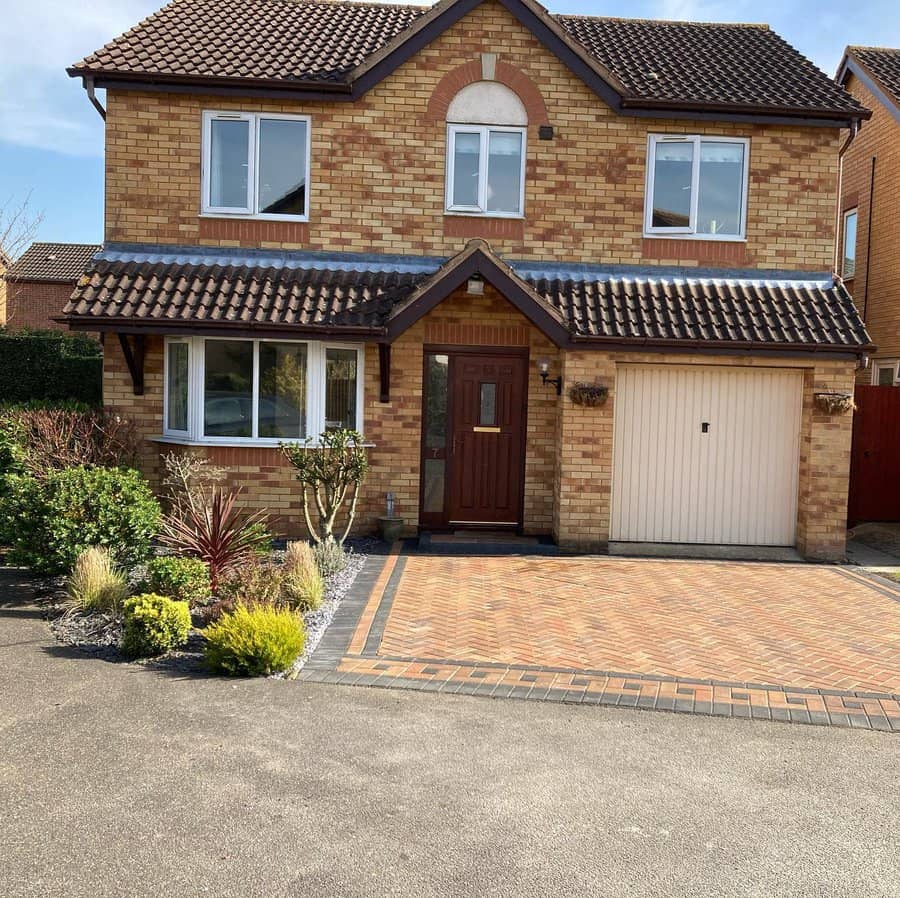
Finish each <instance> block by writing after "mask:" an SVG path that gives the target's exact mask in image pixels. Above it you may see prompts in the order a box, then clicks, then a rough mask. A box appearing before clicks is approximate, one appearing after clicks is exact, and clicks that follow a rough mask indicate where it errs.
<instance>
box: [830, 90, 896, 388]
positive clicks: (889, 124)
mask: <svg viewBox="0 0 900 898" xmlns="http://www.w3.org/2000/svg"><path fill="white" fill-rule="evenodd" d="M847 88H848V90H849V91H850V93H852V94H853V95H854V96H855V97H856V98H857V99H858V100H859V101H860V102H861V103H862V104H863V105H864V106H866V107H868V108H869V109H871V110H872V113H873V115H872V118H871V119H870V120H869V121H868V122H864V123H863V126H862V129H861V130H860V131H859V133H858V134H857V135H856V137H855V138H854V139H853V142H852V143H851V144H850V146H849V147H848V149H847V151H846V153H845V154H844V160H843V176H842V179H841V212H843V211H845V210H846V209H850V208H853V207H856V208H858V209H859V216H858V219H857V222H858V224H857V237H856V276H855V277H854V278H853V280H852V281H849V282H848V284H847V287H848V289H849V290H850V292H851V293H852V294H853V299H854V302H855V303H856V306H857V308H858V309H859V310H860V313H863V311H865V319H866V327H867V328H868V330H869V334H870V336H871V337H872V340H873V342H874V343H875V344H876V345H877V346H878V351H877V352H876V353H875V356H874V357H875V358H897V357H898V356H900V122H897V121H896V120H895V119H894V118H893V116H892V115H891V114H890V112H889V111H888V110H887V109H886V108H885V106H884V105H882V103H881V102H880V101H879V100H878V99H876V97H875V96H874V95H873V94H872V93H870V92H869V90H868V89H867V88H866V87H865V86H864V85H863V84H862V83H861V82H860V81H859V80H858V79H857V78H856V77H855V76H852V75H851V77H850V80H849V82H848V84H847ZM873 156H874V157H877V161H876V163H875V202H874V204H872V205H871V213H872V228H871V231H872V238H871V245H870V243H869V210H870V188H871V183H872V158H873ZM842 227H843V225H842ZM841 239H842V238H841ZM842 251H843V248H842ZM867 282H868V291H867V290H866V284H867ZM863 377H864V381H865V382H866V383H869V382H870V381H871V374H870V372H864V374H863Z"/></svg>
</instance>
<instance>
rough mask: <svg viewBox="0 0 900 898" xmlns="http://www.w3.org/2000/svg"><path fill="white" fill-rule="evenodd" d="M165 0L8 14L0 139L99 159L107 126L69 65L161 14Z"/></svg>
mask: <svg viewBox="0 0 900 898" xmlns="http://www.w3.org/2000/svg"><path fill="white" fill-rule="evenodd" d="M160 5H162V0H159V2H157V0H91V2H90V3H71V2H68V0H31V2H27V0H26V2H17V3H14V4H9V6H8V8H5V9H4V36H5V40H4V47H3V53H2V54H0V97H2V100H0V141H5V142H9V143H13V144H18V145H20V146H28V147H36V148H39V149H49V150H56V151H59V152H63V153H69V154H72V155H90V156H93V155H99V154H100V153H101V152H102V149H103V127H102V122H101V121H100V118H99V116H98V115H97V112H96V110H94V109H93V108H92V107H91V105H90V103H89V102H88V100H87V98H86V97H85V95H84V92H83V91H82V90H81V87H80V83H79V82H78V81H77V80H73V79H70V78H69V76H68V75H67V74H66V71H65V70H66V67H67V66H69V65H72V63H74V62H77V61H78V60H79V59H81V58H82V57H84V56H86V55H87V54H88V53H90V52H91V51H93V50H96V49H97V48H98V47H100V46H102V45H103V44H105V43H106V42H107V41H109V40H112V38H114V37H116V36H117V35H119V34H121V33H122V32H123V31H125V30H126V29H127V28H130V27H131V26H132V25H134V24H135V23H136V22H137V21H138V20H140V19H142V18H144V17H145V16H147V15H149V14H150V13H152V12H153V11H155V10H156V9H157V8H158V7H159V6H160Z"/></svg>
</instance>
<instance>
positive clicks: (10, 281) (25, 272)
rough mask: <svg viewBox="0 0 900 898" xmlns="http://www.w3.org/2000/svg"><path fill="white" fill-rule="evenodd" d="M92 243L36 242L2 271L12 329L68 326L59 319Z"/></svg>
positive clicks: (93, 250) (7, 321) (94, 246)
mask: <svg viewBox="0 0 900 898" xmlns="http://www.w3.org/2000/svg"><path fill="white" fill-rule="evenodd" d="M99 249H100V247H99V246H98V245H97V244H88V243H32V244H31V246H29V247H28V249H26V250H25V252H24V253H22V255H21V256H19V258H18V259H16V261H15V262H13V263H12V264H11V265H9V266H8V268H7V269H6V271H5V272H3V273H2V280H3V285H2V286H3V291H4V298H5V315H4V317H3V323H4V324H5V325H6V327H7V328H8V329H9V330H24V329H26V328H27V329H31V330H38V329H48V328H65V327H66V325H65V324H60V323H59V321H57V320H56V319H58V318H59V317H60V315H62V312H63V308H64V307H65V305H66V303H67V302H68V301H69V297H70V296H71V295H72V289H73V288H74V286H75V284H76V283H77V282H78V279H79V278H80V277H81V274H82V272H83V271H84V269H85V267H86V266H87V264H88V263H89V262H90V260H91V257H92V256H93V255H94V253H96V252H97V251H98V250H99Z"/></svg>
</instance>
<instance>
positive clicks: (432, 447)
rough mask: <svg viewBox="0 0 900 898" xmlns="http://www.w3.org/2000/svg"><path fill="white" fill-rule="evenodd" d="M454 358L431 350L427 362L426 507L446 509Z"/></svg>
mask: <svg viewBox="0 0 900 898" xmlns="http://www.w3.org/2000/svg"><path fill="white" fill-rule="evenodd" d="M449 368H450V358H449V356H446V355H441V354H436V353H429V354H428V355H427V357H426V365H425V422H424V423H425V440H424V441H425V446H424V462H423V474H422V481H423V482H422V511H423V512H425V513H430V514H441V513H442V512H443V511H444V478H445V476H446V469H447V460H446V446H447V380H448V377H447V376H448V372H449Z"/></svg>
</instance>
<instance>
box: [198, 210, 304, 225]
mask: <svg viewBox="0 0 900 898" xmlns="http://www.w3.org/2000/svg"><path fill="white" fill-rule="evenodd" d="M197 217H198V218H225V219H227V220H228V221H290V222H294V223H295V224H308V223H309V216H308V215H253V214H251V213H249V212H201V213H199V215H198V216H197Z"/></svg>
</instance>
